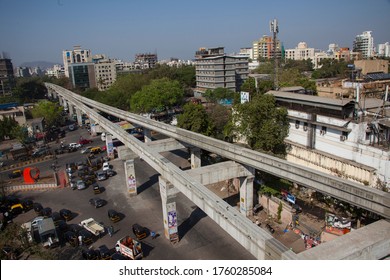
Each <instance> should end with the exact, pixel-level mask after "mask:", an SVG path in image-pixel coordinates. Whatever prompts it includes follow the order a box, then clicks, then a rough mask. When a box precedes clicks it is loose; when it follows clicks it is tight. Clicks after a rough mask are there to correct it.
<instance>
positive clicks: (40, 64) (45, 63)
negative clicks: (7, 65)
mask: <svg viewBox="0 0 390 280" xmlns="http://www.w3.org/2000/svg"><path fill="white" fill-rule="evenodd" d="M55 64H61V63H58V62H48V61H32V62H24V63H22V64H21V65H20V67H30V68H34V67H39V68H41V69H42V70H46V69H48V68H52V67H53V65H55Z"/></svg>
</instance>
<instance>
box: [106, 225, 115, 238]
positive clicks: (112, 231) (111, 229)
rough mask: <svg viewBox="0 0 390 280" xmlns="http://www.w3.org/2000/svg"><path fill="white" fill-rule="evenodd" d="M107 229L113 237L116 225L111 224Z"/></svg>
mask: <svg viewBox="0 0 390 280" xmlns="http://www.w3.org/2000/svg"><path fill="white" fill-rule="evenodd" d="M107 231H108V234H109V235H110V237H112V235H113V234H114V227H113V226H109V227H108V229H107Z"/></svg>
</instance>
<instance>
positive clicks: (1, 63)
mask: <svg viewBox="0 0 390 280" xmlns="http://www.w3.org/2000/svg"><path fill="white" fill-rule="evenodd" d="M14 87H15V76H14V68H13V66H12V62H11V59H10V58H7V56H6V55H5V54H4V53H0V94H2V95H5V94H9V93H11V92H12V89H13V88H14Z"/></svg>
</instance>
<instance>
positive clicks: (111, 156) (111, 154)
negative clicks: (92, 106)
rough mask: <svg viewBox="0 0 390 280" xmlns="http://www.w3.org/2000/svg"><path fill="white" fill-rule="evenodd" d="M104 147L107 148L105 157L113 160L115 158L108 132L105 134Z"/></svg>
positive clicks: (110, 136)
mask: <svg viewBox="0 0 390 280" xmlns="http://www.w3.org/2000/svg"><path fill="white" fill-rule="evenodd" d="M106 147H107V156H108V157H109V158H110V159H114V158H115V154H114V144H113V143H112V135H111V134H110V133H108V132H106Z"/></svg>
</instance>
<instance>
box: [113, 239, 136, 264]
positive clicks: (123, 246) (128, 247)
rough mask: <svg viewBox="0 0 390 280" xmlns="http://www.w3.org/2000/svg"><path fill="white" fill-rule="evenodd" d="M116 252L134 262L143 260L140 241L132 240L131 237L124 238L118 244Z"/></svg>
mask: <svg viewBox="0 0 390 280" xmlns="http://www.w3.org/2000/svg"><path fill="white" fill-rule="evenodd" d="M115 250H116V251H117V252H118V253H120V254H122V255H123V256H125V257H128V258H130V259H132V260H139V259H142V258H143V252H142V248H141V243H140V242H139V241H138V240H136V239H134V238H131V237H130V236H129V235H126V236H125V237H122V238H121V239H119V240H118V241H117V242H116V245H115Z"/></svg>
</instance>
